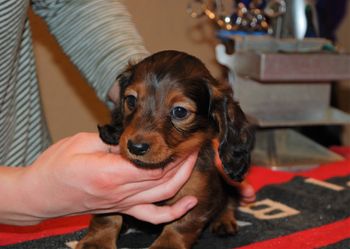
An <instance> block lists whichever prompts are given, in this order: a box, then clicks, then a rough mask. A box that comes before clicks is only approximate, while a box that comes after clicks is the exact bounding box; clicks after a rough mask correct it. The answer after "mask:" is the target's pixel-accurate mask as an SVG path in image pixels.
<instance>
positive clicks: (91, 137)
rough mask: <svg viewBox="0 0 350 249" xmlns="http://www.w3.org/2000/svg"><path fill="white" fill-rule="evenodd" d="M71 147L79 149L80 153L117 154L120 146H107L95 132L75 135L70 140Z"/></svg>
mask: <svg viewBox="0 0 350 249" xmlns="http://www.w3.org/2000/svg"><path fill="white" fill-rule="evenodd" d="M69 142H70V146H72V147H73V148H74V149H78V150H79V152H80V153H93V152H98V151H100V152H106V153H109V152H117V151H119V149H118V146H112V145H108V144H105V143H104V142H103V141H102V139H101V138H100V136H99V134H98V133H93V132H81V133H78V134H75V135H74V136H72V137H70V139H69Z"/></svg>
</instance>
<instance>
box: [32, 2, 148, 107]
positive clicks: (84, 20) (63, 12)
mask: <svg viewBox="0 0 350 249" xmlns="http://www.w3.org/2000/svg"><path fill="white" fill-rule="evenodd" d="M32 2H33V9H34V11H35V13H37V14H38V15H40V16H41V17H43V18H44V19H45V21H46V22H47V24H48V26H49V29H50V31H51V32H52V33H53V34H54V35H55V37H56V38H57V40H58V42H59V44H60V46H61V47H62V48H63V50H64V51H65V53H67V54H68V56H69V57H70V59H71V60H72V61H73V63H74V64H75V65H76V66H77V67H78V68H79V70H80V71H81V72H82V74H83V75H84V76H85V78H86V79H87V80H88V83H89V84H90V85H91V86H92V87H93V88H94V89H95V90H96V92H97V94H98V96H99V97H100V99H102V100H103V101H107V100H108V98H107V93H108V91H109V89H110V87H111V86H112V85H113V84H114V82H115V79H116V77H117V76H118V75H119V74H120V73H121V72H122V71H123V70H124V69H125V67H126V66H127V64H128V62H129V60H134V59H135V60H137V59H138V58H141V57H144V56H146V55H148V51H147V50H146V49H145V48H144V45H143V40H142V38H141V36H140V35H139V33H138V32H137V30H136V28H135V26H134V24H133V22H132V19H131V17H130V15H129V13H128V11H127V9H126V8H125V6H124V5H123V4H122V3H120V1H110V0H101V1H85V0H75V1H59V2H57V1H55V0H43V1H32Z"/></svg>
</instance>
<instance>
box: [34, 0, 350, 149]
mask: <svg viewBox="0 0 350 249" xmlns="http://www.w3.org/2000/svg"><path fill="white" fill-rule="evenodd" d="M188 1H189V0H176V1H174V0H125V1H124V2H125V4H126V5H127V7H128V8H129V11H130V12H131V14H132V15H133V18H134V21H135V24H136V26H137V28H138V30H139V31H140V33H141V35H142V36H143V37H144V40H145V44H146V47H147V48H148V49H149V50H150V51H151V52H156V51H159V50H163V49H177V50H183V51H186V52H189V53H191V54H193V55H195V56H197V57H199V58H201V59H202V60H203V61H204V63H205V64H206V65H207V66H208V67H209V69H210V71H211V72H212V73H213V74H214V76H216V77H219V76H220V74H221V70H220V66H219V65H218V64H217V63H216V61H215V55H214V50H213V47H214V44H215V43H216V40H215V38H214V34H213V30H212V29H211V28H210V25H208V23H207V21H206V19H200V20H197V19H192V18H191V17H189V16H188V14H187V13H186V7H187V3H188ZM348 7H349V12H348V13H350V4H349V6H348ZM31 19H32V20H31V21H32V24H33V37H34V41H35V52H36V54H37V63H38V74H39V78H40V83H41V85H40V87H41V91H42V97H43V103H44V108H45V113H46V116H47V119H48V123H49V129H50V131H51V134H52V136H53V139H54V140H55V141H56V140H58V139H60V138H62V137H65V136H69V135H72V134H74V133H76V132H79V131H96V124H98V123H105V122H108V119H109V114H108V110H107V109H106V108H105V106H104V105H103V104H102V103H101V102H100V101H99V100H98V99H97V98H96V97H95V95H94V92H93V91H92V90H91V89H90V88H89V87H88V86H87V85H86V84H85V82H84V79H83V78H82V77H81V76H80V75H79V72H78V71H77V70H76V68H75V67H74V66H73V65H72V64H71V63H70V62H69V60H68V59H67V57H66V56H65V55H63V54H62V52H61V51H60V49H59V46H58V45H57V44H56V42H55V40H54V38H52V37H51V36H50V35H49V34H48V31H47V29H46V27H45V24H44V23H43V22H42V21H41V20H40V19H39V18H38V17H36V16H34V15H33V14H31ZM348 27H350V15H348V16H347V17H346V19H345V20H344V23H343V24H342V26H341V27H340V29H339V32H338V34H339V35H338V37H339V42H340V44H342V45H343V47H344V49H345V50H346V51H348V52H350V32H348V30H349V28H348ZM339 96H340V105H341V107H342V109H344V110H346V111H348V112H349V113H350V101H348V99H349V98H350V97H349V96H350V84H349V83H347V82H346V83H342V84H339ZM344 134H345V135H344V141H345V142H346V143H347V144H350V126H349V127H348V128H347V129H345V133H344Z"/></svg>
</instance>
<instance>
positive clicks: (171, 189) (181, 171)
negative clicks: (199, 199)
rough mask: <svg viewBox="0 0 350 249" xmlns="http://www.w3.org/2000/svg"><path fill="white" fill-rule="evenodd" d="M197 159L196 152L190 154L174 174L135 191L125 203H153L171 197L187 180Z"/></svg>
mask: <svg viewBox="0 0 350 249" xmlns="http://www.w3.org/2000/svg"><path fill="white" fill-rule="evenodd" d="M196 160H197V152H196V153H193V154H191V155H190V156H189V157H188V158H187V159H186V160H185V161H184V162H183V164H182V165H180V167H179V168H178V169H176V170H177V172H176V174H175V175H174V176H173V177H172V178H170V179H169V180H166V181H159V182H157V183H156V185H153V186H154V187H152V188H149V189H144V191H142V192H139V193H136V194H134V195H132V196H130V198H129V199H128V200H125V203H126V205H128V206H129V205H135V203H136V204H137V203H153V202H158V201H162V200H166V199H169V198H171V197H173V196H174V195H175V194H176V193H177V192H178V191H179V189H180V188H181V187H182V186H183V185H184V184H185V183H186V182H187V181H188V179H189V177H190V175H191V173H192V171H193V168H194V165H195V162H196Z"/></svg>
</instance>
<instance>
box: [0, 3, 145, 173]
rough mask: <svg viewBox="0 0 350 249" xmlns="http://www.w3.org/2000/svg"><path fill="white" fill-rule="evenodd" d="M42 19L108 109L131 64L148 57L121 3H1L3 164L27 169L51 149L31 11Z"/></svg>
mask: <svg viewBox="0 0 350 249" xmlns="http://www.w3.org/2000/svg"><path fill="white" fill-rule="evenodd" d="M29 7H32V8H33V10H34V11H35V13H36V14H37V15H39V16H41V17H42V18H43V19H44V20H45V21H46V23H47V24H48V26H49V29H50V31H51V32H52V33H53V34H54V35H55V37H56V38H57V40H58V42H59V44H60V45H61V46H62V48H63V50H64V51H65V53H67V54H68V55H69V56H70V58H71V60H72V61H73V63H75V65H76V66H77V67H78V68H79V69H80V71H81V72H82V74H83V75H84V76H85V77H86V79H87V82H88V83H89V84H90V85H91V86H92V87H93V88H94V89H95V90H96V93H97V95H98V96H99V98H100V99H101V100H103V101H104V102H105V103H106V104H108V105H110V106H111V105H112V104H111V103H109V102H108V98H107V93H108V90H109V89H110V87H111V86H112V85H113V83H114V82H115V78H116V76H117V75H118V74H119V73H120V72H121V71H122V70H123V69H124V67H125V66H126V64H127V62H128V61H129V60H130V59H132V60H134V59H136V60H137V59H139V58H142V57H144V56H145V55H147V54H148V52H147V51H146V50H145V48H144V47H143V42H142V39H141V37H140V36H139V34H138V33H137V31H136V30H135V27H134V26H133V24H132V21H131V18H130V16H129V14H128V12H127V11H126V9H125V7H124V6H123V5H122V4H121V3H120V2H119V1H116V0H74V1H72V0H71V1H69V0H32V1H29V0H21V1H18V0H0V165H6V166H25V165H28V164H30V163H32V162H33V161H34V160H35V158H36V157H37V156H38V155H39V153H40V152H41V151H43V150H44V149H45V148H46V147H47V146H48V145H49V144H50V136H49V132H48V129H47V125H46V122H45V118H44V114H43V110H42V108H41V100H40V93H39V86H38V80H37V75H36V68H35V60H34V53H33V46H32V40H31V32H30V26H29V21H28V16H27V14H28V8H29Z"/></svg>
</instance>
